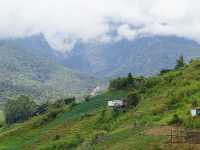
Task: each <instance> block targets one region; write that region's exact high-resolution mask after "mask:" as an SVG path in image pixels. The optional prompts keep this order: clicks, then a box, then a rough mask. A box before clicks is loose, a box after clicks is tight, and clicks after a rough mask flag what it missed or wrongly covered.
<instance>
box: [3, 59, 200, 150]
mask: <svg viewBox="0 0 200 150" xmlns="http://www.w3.org/2000/svg"><path fill="white" fill-rule="evenodd" d="M199 69H200V61H193V62H192V63H191V64H190V65H188V66H186V67H185V68H183V69H180V70H175V71H171V72H169V73H166V74H164V75H161V76H156V77H150V78H148V79H146V82H147V85H148V86H147V88H145V90H141V91H140V90H139V94H140V97H141V100H140V103H139V105H138V106H137V107H136V108H135V109H130V110H129V111H127V112H118V113H116V112H115V111H113V110H110V109H108V108H107V101H108V100H112V99H119V98H124V97H126V95H127V94H128V91H108V92H106V93H104V94H102V95H99V96H96V97H94V98H92V99H90V101H88V102H83V103H81V104H79V105H76V106H74V107H72V108H71V109H67V111H66V112H64V113H63V114H60V115H59V116H58V117H57V118H55V119H54V120H52V121H50V122H48V123H47V124H45V125H41V126H38V127H35V128H33V124H34V123H35V122H39V121H40V120H41V119H42V116H40V117H35V118H33V119H32V120H30V121H27V122H25V123H22V124H15V125H13V126H11V127H9V128H8V127H7V128H4V129H2V130H1V131H0V141H1V142H0V149H5V150H12V149H14V150H21V149H22V150H31V149H42V150H53V149H58V150H62V149H73V148H76V149H80V150H82V149H97V150H98V149H99V150H101V149H111V150H114V149H127V150H128V149H131V150H132V149H135V150H146V149H150V150H151V149H152V150H154V149H162V150H167V149H168V148H169V147H168V146H165V145H166V141H167V140H168V137H167V136H163V135H159V134H158V135H156V134H152V135H148V134H145V131H146V130H147V129H151V128H152V129H154V128H155V129H159V127H160V126H163V125H167V126H168V125H169V123H170V122H171V120H172V119H173V116H174V114H177V115H178V116H179V117H180V118H181V119H182V121H183V124H182V127H185V128H191V127H193V128H196V129H198V128H199V127H200V119H198V118H197V119H195V120H193V119H191V118H190V109H191V104H192V101H193V100H194V99H195V100H197V102H198V104H200V78H199V75H200V70H199ZM152 131H154V130H152ZM155 131H157V130H155ZM18 135H20V136H18ZM55 137H57V138H55ZM58 137H59V138H58ZM69 147H70V148H69ZM184 148H185V149H186V148H187V146H184V145H181V149H184ZM176 149H179V147H178V148H177V147H176Z"/></svg>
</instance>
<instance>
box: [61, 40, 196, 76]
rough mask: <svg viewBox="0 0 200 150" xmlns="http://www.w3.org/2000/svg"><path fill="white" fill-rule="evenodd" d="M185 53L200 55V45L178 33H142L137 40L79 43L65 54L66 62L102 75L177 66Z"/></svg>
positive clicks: (187, 56) (150, 71) (152, 72)
mask: <svg viewBox="0 0 200 150" xmlns="http://www.w3.org/2000/svg"><path fill="white" fill-rule="evenodd" d="M180 55H184V57H185V59H186V61H189V60H190V59H191V58H196V57H199V56H200V45H199V44H198V43H197V42H194V41H192V40H189V39H185V38H180V37H175V36H152V37H140V38H137V39H135V40H133V41H128V40H121V41H118V42H111V43H105V44H103V43H96V42H90V43H86V44H85V43H80V42H79V43H78V44H76V45H75V47H74V49H73V50H71V52H70V53H68V54H67V56H66V57H65V58H63V62H64V64H65V66H67V67H69V68H71V69H75V70H78V71H81V72H85V73H91V74H94V75H95V76H99V77H102V76H103V77H116V76H120V75H126V74H127V73H128V72H133V73H134V74H135V75H145V76H149V75H155V74H158V73H159V71H160V70H162V69H170V68H173V67H174V66H175V63H176V59H177V58H178V57H179V56H180Z"/></svg>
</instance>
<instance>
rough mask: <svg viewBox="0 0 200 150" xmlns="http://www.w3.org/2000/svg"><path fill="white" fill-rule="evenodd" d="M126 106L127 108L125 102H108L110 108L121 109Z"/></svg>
mask: <svg viewBox="0 0 200 150" xmlns="http://www.w3.org/2000/svg"><path fill="white" fill-rule="evenodd" d="M124 106H125V103H124V101H123V100H112V101H108V107H115V108H120V107H124Z"/></svg>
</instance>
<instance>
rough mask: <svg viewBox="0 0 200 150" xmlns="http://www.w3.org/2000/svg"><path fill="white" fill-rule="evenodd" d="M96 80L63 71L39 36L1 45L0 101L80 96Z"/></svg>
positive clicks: (8, 40)
mask: <svg viewBox="0 0 200 150" xmlns="http://www.w3.org/2000/svg"><path fill="white" fill-rule="evenodd" d="M95 86H96V80H95V79H94V78H93V77H90V76H88V75H85V74H81V73H79V72H77V71H73V70H71V69H68V68H66V67H64V66H63V65H62V64H60V62H59V61H57V60H56V59H55V51H54V50H53V49H51V48H50V47H49V45H48V43H47V42H46V41H45V40H44V38H43V36H42V35H38V36H32V37H29V38H22V39H7V40H1V41H0V97H1V101H4V100H5V99H6V98H8V97H10V96H15V95H19V94H26V95H31V96H33V97H36V98H37V99H39V100H47V99H55V98H59V97H64V96H70V95H81V94H83V93H85V92H88V88H89V89H91V88H93V87H95Z"/></svg>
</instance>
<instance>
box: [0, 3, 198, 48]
mask: <svg viewBox="0 0 200 150" xmlns="http://www.w3.org/2000/svg"><path fill="white" fill-rule="evenodd" d="M199 4H200V1H198V0H193V1H189V0H151V1H150V0H84V1H83V0H59V1H58V0H17V1H13V0H6V1H5V0H0V18H1V24H0V37H1V38H8V37H24V36H30V35H33V34H38V33H43V34H44V36H45V37H46V39H47V40H48V42H49V44H50V45H51V46H52V47H54V48H56V49H58V50H60V51H65V50H70V49H71V48H72V47H73V45H74V44H75V42H76V41H77V40H81V41H82V42H88V41H91V40H95V41H99V42H112V41H114V39H122V38H126V39H129V40H132V39H134V38H136V37H137V36H139V35H143V34H145V35H146V34H156V35H177V36H183V37H187V38H191V39H193V40H196V41H200V9H199ZM110 22H112V24H115V26H113V25H111V24H110ZM137 27H139V28H137ZM112 32H115V33H116V34H114V35H112V34H111V33H112Z"/></svg>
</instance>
